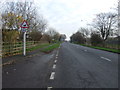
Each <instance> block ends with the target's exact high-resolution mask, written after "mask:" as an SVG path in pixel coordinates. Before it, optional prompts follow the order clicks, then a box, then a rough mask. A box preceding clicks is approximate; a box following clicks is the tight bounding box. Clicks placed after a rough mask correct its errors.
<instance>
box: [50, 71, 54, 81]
mask: <svg viewBox="0 0 120 90" xmlns="http://www.w3.org/2000/svg"><path fill="white" fill-rule="evenodd" d="M54 77H55V72H52V73H51V76H50V79H51V80H53V79H54Z"/></svg>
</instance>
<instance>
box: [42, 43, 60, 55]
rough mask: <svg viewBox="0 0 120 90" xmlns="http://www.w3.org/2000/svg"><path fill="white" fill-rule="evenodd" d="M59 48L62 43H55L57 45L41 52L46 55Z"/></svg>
mask: <svg viewBox="0 0 120 90" xmlns="http://www.w3.org/2000/svg"><path fill="white" fill-rule="evenodd" d="M59 46H60V43H55V44H52V45H50V46H49V47H47V48H44V49H42V50H41V51H42V52H45V53H49V52H51V51H53V50H54V49H56V48H58V47H59Z"/></svg>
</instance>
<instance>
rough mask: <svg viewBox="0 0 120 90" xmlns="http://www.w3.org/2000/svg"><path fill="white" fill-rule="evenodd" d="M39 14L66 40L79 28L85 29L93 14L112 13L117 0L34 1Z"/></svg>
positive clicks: (93, 16)
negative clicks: (65, 36) (65, 37)
mask: <svg viewBox="0 0 120 90" xmlns="http://www.w3.org/2000/svg"><path fill="white" fill-rule="evenodd" d="M34 2H35V4H36V6H37V8H38V9H39V13H41V14H42V15H43V16H44V18H46V19H47V20H48V23H49V26H50V27H53V28H55V29H56V30H57V31H58V32H60V33H62V34H66V35H67V39H69V37H70V36H71V35H72V34H73V33H75V32H76V31H77V30H78V28H80V27H87V24H90V23H91V22H92V20H93V18H95V14H98V13H101V12H109V11H112V9H111V8H114V7H115V6H117V2H118V0H34Z"/></svg>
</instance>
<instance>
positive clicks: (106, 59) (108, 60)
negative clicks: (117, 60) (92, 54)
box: [101, 57, 111, 61]
mask: <svg viewBox="0 0 120 90" xmlns="http://www.w3.org/2000/svg"><path fill="white" fill-rule="evenodd" d="M101 58H102V59H104V60H107V61H111V60H110V59H108V58H105V57H101Z"/></svg>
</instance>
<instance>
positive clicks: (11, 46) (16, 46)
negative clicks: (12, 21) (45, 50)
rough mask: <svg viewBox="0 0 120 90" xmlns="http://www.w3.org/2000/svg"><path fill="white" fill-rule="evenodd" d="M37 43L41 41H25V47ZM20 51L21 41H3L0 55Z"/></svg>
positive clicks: (14, 53)
mask: <svg viewBox="0 0 120 90" xmlns="http://www.w3.org/2000/svg"><path fill="white" fill-rule="evenodd" d="M39 44H41V42H38V41H27V42H26V49H29V48H32V47H35V46H37V45H39ZM22 51H23V42H16V43H9V42H3V44H2V57H5V56H12V55H17V54H21V53H22Z"/></svg>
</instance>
